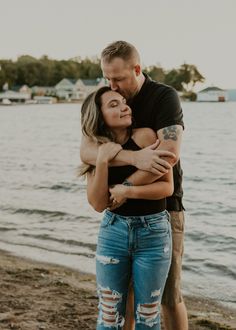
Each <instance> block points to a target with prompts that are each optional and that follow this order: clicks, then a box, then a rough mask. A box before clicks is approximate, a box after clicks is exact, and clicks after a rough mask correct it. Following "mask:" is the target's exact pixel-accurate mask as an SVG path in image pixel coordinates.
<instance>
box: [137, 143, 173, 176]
mask: <svg viewBox="0 0 236 330" xmlns="http://www.w3.org/2000/svg"><path fill="white" fill-rule="evenodd" d="M159 144H160V141H159V140H157V141H156V142H155V143H154V144H152V145H150V146H148V147H146V148H144V149H141V150H139V151H136V152H134V165H135V166H136V167H137V168H138V169H140V170H143V171H148V172H151V173H153V174H156V175H160V176H162V175H164V174H165V173H167V172H168V170H170V169H171V167H172V166H171V165H170V164H169V163H168V162H167V161H166V160H164V159H163V157H169V158H173V159H175V158H176V156H175V154H174V153H172V152H170V151H167V150H160V149H157V147H158V145H159Z"/></svg>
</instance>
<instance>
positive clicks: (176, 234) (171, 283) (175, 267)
mask: <svg viewBox="0 0 236 330" xmlns="http://www.w3.org/2000/svg"><path fill="white" fill-rule="evenodd" d="M169 213H170V216H171V228H172V241H173V252H172V260H171V266H170V270H169V274H168V277H167V281H166V285H165V289H164V292H163V296H162V304H163V305H167V306H174V305H176V304H178V303H180V302H181V301H182V300H183V297H182V294H181V270H182V256H183V252H184V212H183V211H180V212H176V211H169Z"/></svg>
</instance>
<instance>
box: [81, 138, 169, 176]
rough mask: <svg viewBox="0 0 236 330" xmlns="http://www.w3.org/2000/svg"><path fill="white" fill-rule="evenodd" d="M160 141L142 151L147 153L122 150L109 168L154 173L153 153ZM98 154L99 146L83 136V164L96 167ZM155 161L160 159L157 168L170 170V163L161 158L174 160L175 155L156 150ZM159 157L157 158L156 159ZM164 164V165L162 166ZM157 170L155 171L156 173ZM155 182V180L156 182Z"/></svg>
mask: <svg viewBox="0 0 236 330" xmlns="http://www.w3.org/2000/svg"><path fill="white" fill-rule="evenodd" d="M158 143H159V142H158V141H157V142H155V143H154V144H152V145H151V146H149V147H147V148H145V149H142V150H146V152H145V153H144V154H143V153H140V152H141V151H142V150H139V151H132V150H121V151H120V152H119V153H118V154H117V156H116V157H115V158H114V159H113V160H112V161H111V162H110V163H109V166H124V165H133V166H135V167H137V168H139V169H141V170H144V171H151V172H152V166H151V164H152V162H153V151H155V149H156V147H157V146H158ZM97 154H98V145H97V144H96V143H95V142H94V141H92V140H91V139H90V138H88V137H85V136H82V142H81V146H80V158H81V160H82V162H84V163H85V164H90V165H95V164H96V159H97ZM154 155H155V159H158V162H159V163H158V164H156V167H158V168H159V170H160V171H161V169H160V166H161V167H162V169H163V168H164V167H167V168H169V165H168V162H167V161H165V160H164V159H161V157H170V158H173V157H174V155H173V153H171V152H169V151H167V150H156V151H155V153H154ZM156 156H157V158H156ZM154 161H155V160H154ZM160 164H162V165H160ZM155 171H156V170H154V173H155ZM166 172H167V171H163V172H162V175H164V174H165V173H166ZM154 181H155V180H154Z"/></svg>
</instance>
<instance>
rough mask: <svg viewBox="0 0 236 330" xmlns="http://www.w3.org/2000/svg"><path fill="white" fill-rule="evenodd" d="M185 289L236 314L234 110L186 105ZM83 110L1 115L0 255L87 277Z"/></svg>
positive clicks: (90, 233)
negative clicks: (233, 308) (69, 269)
mask: <svg viewBox="0 0 236 330" xmlns="http://www.w3.org/2000/svg"><path fill="white" fill-rule="evenodd" d="M183 111H184V117H185V125H186V129H185V133H184V140H183V146H182V151H181V159H182V166H183V170H184V191H185V194H184V205H185V208H186V238H185V255H184V263H183V288H184V292H185V293H188V294H195V295H200V296H204V297H210V298H213V299H215V300H217V301H220V302H223V303H225V304H231V305H234V306H236V285H235V279H236V262H235V260H236V246H235V242H236V240H235V239H236V237H235V236H236V235H235V232H236V222H235V220H236V219H235V218H236V154H235V146H236V129H235V127H236V102H235V103H219V104H214V103H183ZM80 138H81V134H80V105H79V104H71V105H70V104H69V105H68V104H56V105H42V106H41V105H28V106H24V105H21V106H11V107H4V106H1V107H0V249H4V250H7V251H11V252H14V253H15V254H18V255H21V256H26V257H30V258H33V259H35V260H40V261H47V262H54V263H58V264H61V265H66V266H69V267H73V268H76V269H78V270H81V271H84V272H89V273H94V272H95V262H94V255H95V249H96V240H97V233H98V228H99V222H100V220H101V214H99V213H96V212H95V211H93V210H92V209H91V208H90V206H89V205H88V203H87V200H86V188H85V182H83V181H82V180H79V179H78V178H77V177H76V168H77V166H78V164H79V162H80V159H79V145H80Z"/></svg>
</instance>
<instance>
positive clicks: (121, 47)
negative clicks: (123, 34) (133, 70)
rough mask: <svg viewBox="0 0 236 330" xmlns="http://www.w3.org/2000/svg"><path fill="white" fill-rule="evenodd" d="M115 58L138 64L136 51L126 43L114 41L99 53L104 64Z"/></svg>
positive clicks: (138, 58)
mask: <svg viewBox="0 0 236 330" xmlns="http://www.w3.org/2000/svg"><path fill="white" fill-rule="evenodd" d="M116 57H119V58H121V59H123V60H124V61H131V60H133V61H135V62H137V63H139V64H140V56H139V53H138V51H137V49H136V48H135V47H134V46H133V45H132V44H130V43H129V42H127V41H123V40H118V41H114V42H112V43H111V44H109V45H108V46H107V47H106V48H104V49H103V51H102V53H101V60H102V61H104V62H108V63H109V62H111V61H112V60H113V59H114V58H116ZM137 63H135V64H137Z"/></svg>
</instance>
